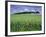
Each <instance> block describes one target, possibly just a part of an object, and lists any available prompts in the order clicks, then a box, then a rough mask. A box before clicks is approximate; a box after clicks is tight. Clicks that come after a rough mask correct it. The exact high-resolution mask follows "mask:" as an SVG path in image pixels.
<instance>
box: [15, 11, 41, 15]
mask: <svg viewBox="0 0 46 37" xmlns="http://www.w3.org/2000/svg"><path fill="white" fill-rule="evenodd" d="M31 13H34V14H37V13H38V14H39V13H40V12H38V11H37V12H19V13H14V14H31Z"/></svg>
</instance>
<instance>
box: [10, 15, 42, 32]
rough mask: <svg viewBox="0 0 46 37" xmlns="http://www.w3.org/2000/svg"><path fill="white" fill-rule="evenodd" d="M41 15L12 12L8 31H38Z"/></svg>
mask: <svg viewBox="0 0 46 37" xmlns="http://www.w3.org/2000/svg"><path fill="white" fill-rule="evenodd" d="M41 20H42V19H41V15H37V14H16V15H15V14H12V15H10V31H11V32H24V31H40V30H41Z"/></svg>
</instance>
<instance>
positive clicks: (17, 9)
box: [10, 5, 42, 13]
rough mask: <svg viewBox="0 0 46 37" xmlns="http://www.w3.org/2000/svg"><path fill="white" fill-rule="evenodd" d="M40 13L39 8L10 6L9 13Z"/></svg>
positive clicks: (40, 9)
mask: <svg viewBox="0 0 46 37" xmlns="http://www.w3.org/2000/svg"><path fill="white" fill-rule="evenodd" d="M26 11H27V12H30V11H32V12H36V11H39V12H40V13H41V12H42V7H41V6H29V5H10V12H11V13H18V12H26Z"/></svg>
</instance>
